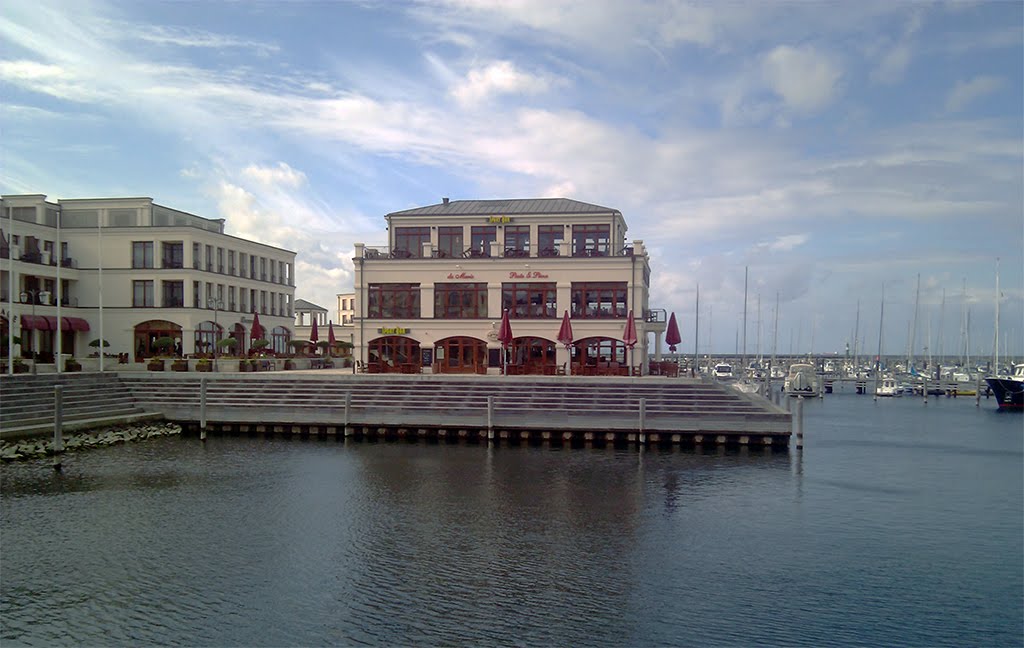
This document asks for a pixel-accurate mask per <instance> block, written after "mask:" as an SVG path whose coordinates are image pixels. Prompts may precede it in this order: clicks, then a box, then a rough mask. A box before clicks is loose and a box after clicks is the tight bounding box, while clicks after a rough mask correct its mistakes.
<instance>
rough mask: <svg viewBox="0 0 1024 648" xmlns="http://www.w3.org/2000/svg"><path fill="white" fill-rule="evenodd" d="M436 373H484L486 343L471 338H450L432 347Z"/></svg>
mask: <svg viewBox="0 0 1024 648" xmlns="http://www.w3.org/2000/svg"><path fill="white" fill-rule="evenodd" d="M434 362H435V366H436V367H437V371H438V373H486V372H487V343H486V342H484V341H483V340H478V339H476V338H471V337H451V338H445V339H444V340H440V341H439V342H438V343H437V346H435V347H434Z"/></svg>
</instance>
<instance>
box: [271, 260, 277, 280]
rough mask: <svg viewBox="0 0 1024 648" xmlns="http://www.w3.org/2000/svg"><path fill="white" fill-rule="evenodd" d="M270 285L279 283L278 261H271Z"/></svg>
mask: <svg viewBox="0 0 1024 648" xmlns="http://www.w3.org/2000/svg"><path fill="white" fill-rule="evenodd" d="M270 283H277V261H274V260H273V259H271V260H270Z"/></svg>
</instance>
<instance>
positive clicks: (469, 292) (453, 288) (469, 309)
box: [434, 282, 487, 319]
mask: <svg viewBox="0 0 1024 648" xmlns="http://www.w3.org/2000/svg"><path fill="white" fill-rule="evenodd" d="M486 317H487V283H486V282H481V283H477V282H473V283H444V284H434V319H485V318H486Z"/></svg>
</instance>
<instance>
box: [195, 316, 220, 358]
mask: <svg viewBox="0 0 1024 648" xmlns="http://www.w3.org/2000/svg"><path fill="white" fill-rule="evenodd" d="M222 337H224V327H222V326H221V325H220V324H217V323H214V322H210V321H206V322H199V324H197V325H196V333H195V345H196V351H198V352H199V353H209V354H213V353H214V350H215V349H216V348H217V340H219V339H221V338H222Z"/></svg>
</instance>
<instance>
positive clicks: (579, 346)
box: [573, 337, 628, 375]
mask: <svg viewBox="0 0 1024 648" xmlns="http://www.w3.org/2000/svg"><path fill="white" fill-rule="evenodd" d="M573 346H575V347H576V354H575V357H574V358H573V374H580V375H585V374H587V373H588V371H590V370H593V369H594V368H596V369H608V368H609V365H610V364H611V363H618V364H619V365H621V366H623V367H627V366H628V365H627V364H626V362H627V360H626V345H625V343H623V341H622V340H617V339H615V338H607V337H591V338H584V339H582V340H577V341H576V342H575V343H573Z"/></svg>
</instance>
